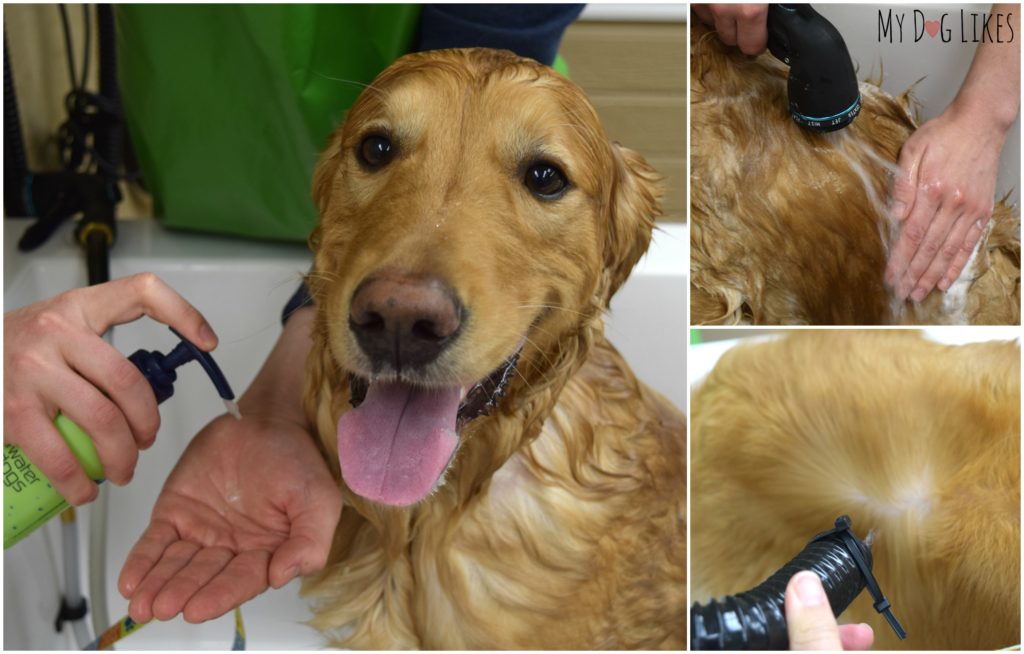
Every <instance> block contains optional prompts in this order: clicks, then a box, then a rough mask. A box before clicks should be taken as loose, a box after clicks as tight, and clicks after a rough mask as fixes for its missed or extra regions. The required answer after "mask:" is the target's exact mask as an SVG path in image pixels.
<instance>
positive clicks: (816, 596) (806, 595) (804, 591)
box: [796, 572, 828, 606]
mask: <svg viewBox="0 0 1024 654" xmlns="http://www.w3.org/2000/svg"><path fill="white" fill-rule="evenodd" d="M796 596H797V598H799V600H800V603H801V604H803V605H804V606H821V605H822V604H824V603H825V602H827V601H828V600H827V598H826V597H825V589H824V588H822V586H821V580H820V579H818V575H816V574H814V573H813V572H809V573H806V574H800V578H799V579H797V580H796Z"/></svg>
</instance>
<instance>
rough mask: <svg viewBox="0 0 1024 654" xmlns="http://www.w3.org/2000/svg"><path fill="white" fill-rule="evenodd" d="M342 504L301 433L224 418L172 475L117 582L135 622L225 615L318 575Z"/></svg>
mask: <svg viewBox="0 0 1024 654" xmlns="http://www.w3.org/2000/svg"><path fill="white" fill-rule="evenodd" d="M340 514H341V496H340V493H339V492H338V488H337V485H336V484H335V482H334V481H333V479H332V478H331V475H330V472H329V471H328V469H327V465H326V464H325V463H324V461H323V459H322V458H321V456H320V453H319V451H318V450H317V448H316V446H315V445H314V443H313V440H312V438H311V436H310V435H309V434H308V433H307V432H306V431H305V430H304V429H303V428H302V427H300V426H299V425H297V424H295V423H291V422H288V421H285V420H280V419H276V418H274V417H268V416H259V415H254V414H251V413H249V412H247V413H246V415H245V417H243V419H242V420H235V419H234V418H232V417H230V416H221V417H219V418H217V419H216V420H214V421H213V422H211V423H210V424H209V425H207V426H206V427H205V428H204V429H203V430H202V431H201V432H199V434H198V435H196V437H195V438H194V439H193V441H192V443H191V444H190V445H189V446H188V448H187V449H186V450H185V453H184V454H183V455H182V458H181V460H180V461H178V464H177V466H175V468H174V470H173V471H172V472H171V475H170V477H168V479H167V483H166V484H165V485H164V488H163V490H162V491H161V493H160V497H159V498H158V499H157V502H156V506H155V507H154V508H153V515H152V518H151V520H150V524H149V526H148V527H147V528H146V531H145V532H143V534H142V536H141V537H140V539H139V541H138V543H136V544H135V547H133V548H132V550H131V552H129V554H128V560H127V561H126V562H125V565H124V568H123V569H122V571H121V577H120V579H119V581H118V588H119V590H120V591H121V594H122V595H124V596H125V597H126V598H128V599H129V600H130V602H129V606H128V613H129V615H130V616H131V617H132V619H133V620H135V621H136V622H139V623H144V622H148V621H149V620H150V619H151V618H154V617H155V618H157V619H159V620H169V619H171V618H173V617H174V616H176V615H177V614H178V613H184V616H185V619H186V620H187V621H189V622H202V621H205V620H210V619H213V618H216V617H219V616H221V615H223V614H224V613H226V612H228V611H230V610H231V609H233V608H234V607H236V606H239V605H240V604H242V603H243V602H245V601H246V600H249V599H251V598H253V597H255V596H256V595H259V594H260V593H262V592H263V591H265V590H266V589H267V587H268V586H273V587H274V588H280V587H281V586H283V585H285V584H286V583H288V582H289V581H291V580H292V579H293V578H294V577H296V576H297V575H300V574H303V575H304V574H310V573H312V572H315V571H317V570H319V569H321V568H322V567H323V566H324V564H325V563H326V560H327V554H328V552H329V550H330V544H331V538H332V536H333V534H334V529H335V527H336V526H337V523H338V519H339V517H340Z"/></svg>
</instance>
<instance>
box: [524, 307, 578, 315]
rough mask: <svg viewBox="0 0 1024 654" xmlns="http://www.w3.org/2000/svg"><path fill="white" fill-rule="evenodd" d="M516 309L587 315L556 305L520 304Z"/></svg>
mask: <svg viewBox="0 0 1024 654" xmlns="http://www.w3.org/2000/svg"><path fill="white" fill-rule="evenodd" d="M516 308H517V309H554V310H556V311H565V312H566V313H573V314H576V315H577V316H585V315H587V314H586V313H585V312H583V311H577V310H576V309H570V308H569V307H562V306H559V305H557V304H520V305H518V306H516Z"/></svg>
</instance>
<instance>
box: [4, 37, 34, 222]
mask: <svg viewBox="0 0 1024 654" xmlns="http://www.w3.org/2000/svg"><path fill="white" fill-rule="evenodd" d="M27 177H28V157H27V156H26V155H25V139H24V137H23V136H22V133H21V115H20V114H19V112H18V97H17V95H15V93H14V77H13V75H12V74H11V61H10V54H9V53H8V48H7V30H4V211H5V212H6V213H7V215H8V216H15V217H22V216H27V215H28V207H27V206H26V203H25V179H26V178H27Z"/></svg>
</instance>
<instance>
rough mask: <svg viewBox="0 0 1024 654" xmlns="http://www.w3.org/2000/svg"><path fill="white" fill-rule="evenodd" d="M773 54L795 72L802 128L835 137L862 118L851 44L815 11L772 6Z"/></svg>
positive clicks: (795, 108)
mask: <svg viewBox="0 0 1024 654" xmlns="http://www.w3.org/2000/svg"><path fill="white" fill-rule="evenodd" d="M768 50H769V51H770V52H771V53H772V54H773V55H774V56H775V58H777V59H778V60H780V61H781V62H782V63H784V64H786V65H788V66H789V87H788V90H789V113H790V115H791V116H792V117H793V120H794V121H796V123H797V124H798V125H800V126H801V127H804V128H806V129H809V130H812V131H815V132H834V131H836V130H839V129H843V128H844V127H846V126H848V125H850V124H851V123H852V122H853V119H854V118H856V117H857V114H858V113H860V87H859V86H858V84H857V73H856V72H855V71H854V69H853V61H851V59H850V53H849V51H847V49H846V42H844V41H843V37H842V36H840V34H839V30H837V29H836V28H835V26H834V25H833V24H832V23H830V22H828V21H827V20H825V18H823V17H822V16H821V14H819V13H818V12H816V11H814V9H812V8H811V6H810V5H798V4H792V5H768Z"/></svg>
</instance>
